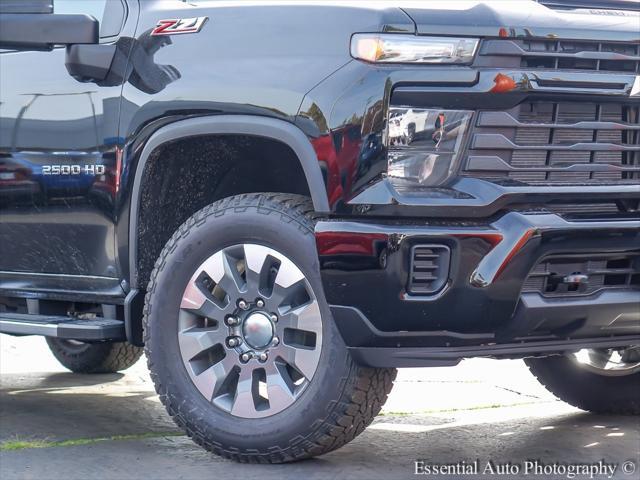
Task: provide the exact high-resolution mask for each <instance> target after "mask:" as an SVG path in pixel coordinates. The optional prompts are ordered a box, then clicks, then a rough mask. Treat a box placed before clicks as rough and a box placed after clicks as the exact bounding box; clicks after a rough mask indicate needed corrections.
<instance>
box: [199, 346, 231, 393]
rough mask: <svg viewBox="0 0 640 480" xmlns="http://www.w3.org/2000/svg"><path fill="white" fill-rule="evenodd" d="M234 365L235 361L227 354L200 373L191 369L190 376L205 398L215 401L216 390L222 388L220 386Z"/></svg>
mask: <svg viewBox="0 0 640 480" xmlns="http://www.w3.org/2000/svg"><path fill="white" fill-rule="evenodd" d="M234 365H235V361H234V360H233V358H231V356H230V355H228V354H227V355H226V356H225V357H224V358H223V359H222V360H220V361H219V362H216V363H215V364H213V365H211V366H210V367H209V368H207V369H206V370H204V371H203V372H201V373H199V374H196V373H195V372H193V371H192V370H190V371H189V376H190V377H191V380H192V381H193V383H194V384H195V386H196V387H197V388H198V390H200V392H201V393H202V394H203V395H204V396H205V398H207V399H208V400H209V401H213V400H214V399H215V396H216V392H218V391H219V390H220V387H221V386H222V385H223V384H224V381H225V380H226V379H227V377H228V376H229V374H230V373H231V370H232V369H233V366H234Z"/></svg>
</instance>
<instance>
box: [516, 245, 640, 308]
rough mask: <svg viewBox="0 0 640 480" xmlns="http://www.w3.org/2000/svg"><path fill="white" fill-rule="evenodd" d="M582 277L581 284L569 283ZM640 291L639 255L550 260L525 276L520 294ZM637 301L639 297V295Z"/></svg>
mask: <svg viewBox="0 0 640 480" xmlns="http://www.w3.org/2000/svg"><path fill="white" fill-rule="evenodd" d="M578 276H583V277H586V281H584V282H574V283H572V282H571V280H573V279H574V278H578ZM610 288H618V289H620V288H622V289H627V290H628V289H634V290H640V254H639V253H634V254H622V255H620V254H617V255H591V256H590V255H580V256H558V257H550V258H547V259H545V260H543V261H541V262H540V263H539V264H538V265H536V267H535V268H534V269H533V270H532V271H531V272H530V273H529V276H528V278H527V280H526V281H525V283H524V286H523V288H522V292H523V293H532V292H536V293H540V294H542V295H544V296H571V295H591V294H593V293H596V292H598V291H600V290H602V289H610ZM638 298H639V301H640V295H639V297H638Z"/></svg>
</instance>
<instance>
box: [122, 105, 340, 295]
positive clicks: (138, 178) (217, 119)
mask: <svg viewBox="0 0 640 480" xmlns="http://www.w3.org/2000/svg"><path fill="white" fill-rule="evenodd" d="M225 134H230V135H253V136H258V137H266V138H271V139H274V140H278V141H280V142H282V143H284V144H286V145H287V146H289V147H290V148H291V149H292V150H293V152H294V153H295V154H296V155H297V157H298V159H299V160H300V163H301V166H302V170H303V171H304V175H305V177H306V179H307V184H308V186H309V192H310V193H311V199H312V201H313V206H314V209H315V211H316V212H318V213H328V212H329V199H328V197H327V192H326V188H325V185H324V182H323V177H322V172H321V170H320V164H319V162H318V157H317V156H316V153H315V150H314V149H313V147H312V145H311V143H310V142H309V139H308V138H307V136H306V135H305V134H304V133H303V132H302V130H300V129H299V128H298V127H296V126H295V125H293V124H291V123H288V122H286V121H284V120H278V119H275V118H269V117H261V116H252V115H216V116H207V117H198V118H189V119H186V120H180V121H177V122H174V123H171V124H169V125H166V126H164V127H162V128H160V129H159V130H158V131H157V132H155V133H154V134H153V135H152V136H151V138H150V139H149V140H148V141H147V143H146V145H145V147H144V149H143V150H142V154H141V156H140V161H139V163H138V166H137V168H136V174H135V179H134V183H133V192H132V195H131V212H130V217H129V218H130V226H129V272H130V273H129V275H130V277H131V286H132V288H136V287H138V286H139V285H137V279H136V271H137V257H138V253H137V252H138V235H137V232H138V209H139V204H140V195H141V190H142V185H141V184H142V177H143V173H144V168H145V165H146V162H147V160H148V159H149V157H150V155H151V153H152V152H153V151H154V150H155V149H156V148H158V147H160V146H161V145H163V144H165V143H167V142H170V141H173V140H178V139H183V138H188V137H195V136H200V135H225Z"/></svg>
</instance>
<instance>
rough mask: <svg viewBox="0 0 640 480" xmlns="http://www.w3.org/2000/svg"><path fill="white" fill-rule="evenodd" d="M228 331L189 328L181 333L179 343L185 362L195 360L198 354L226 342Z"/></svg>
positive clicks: (222, 329)
mask: <svg viewBox="0 0 640 480" xmlns="http://www.w3.org/2000/svg"><path fill="white" fill-rule="evenodd" d="M225 334H226V331H225V329H224V328H221V327H220V326H218V327H217V328H197V327H194V328H189V329H187V330H184V331H182V332H180V334H179V335H178V342H179V343H180V352H181V353H182V358H183V359H184V360H185V361H187V362H188V361H191V360H193V359H194V358H195V357H196V356H197V355H198V354H200V353H202V352H204V351H206V350H209V349H211V348H213V347H215V346H216V345H218V344H221V343H223V342H224V339H225Z"/></svg>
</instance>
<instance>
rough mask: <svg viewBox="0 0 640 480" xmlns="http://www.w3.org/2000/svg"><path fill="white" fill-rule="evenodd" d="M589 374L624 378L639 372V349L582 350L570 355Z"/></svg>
mask: <svg viewBox="0 0 640 480" xmlns="http://www.w3.org/2000/svg"><path fill="white" fill-rule="evenodd" d="M571 357H572V358H573V360H574V361H575V362H576V363H577V364H578V365H579V366H580V367H581V368H584V369H586V370H589V371H590V372H593V373H597V374H598V375H604V376H624V375H631V374H633V373H636V372H640V347H639V346H632V347H625V348H604V349H582V350H580V351H578V352H576V353H574V354H572V355H571Z"/></svg>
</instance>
